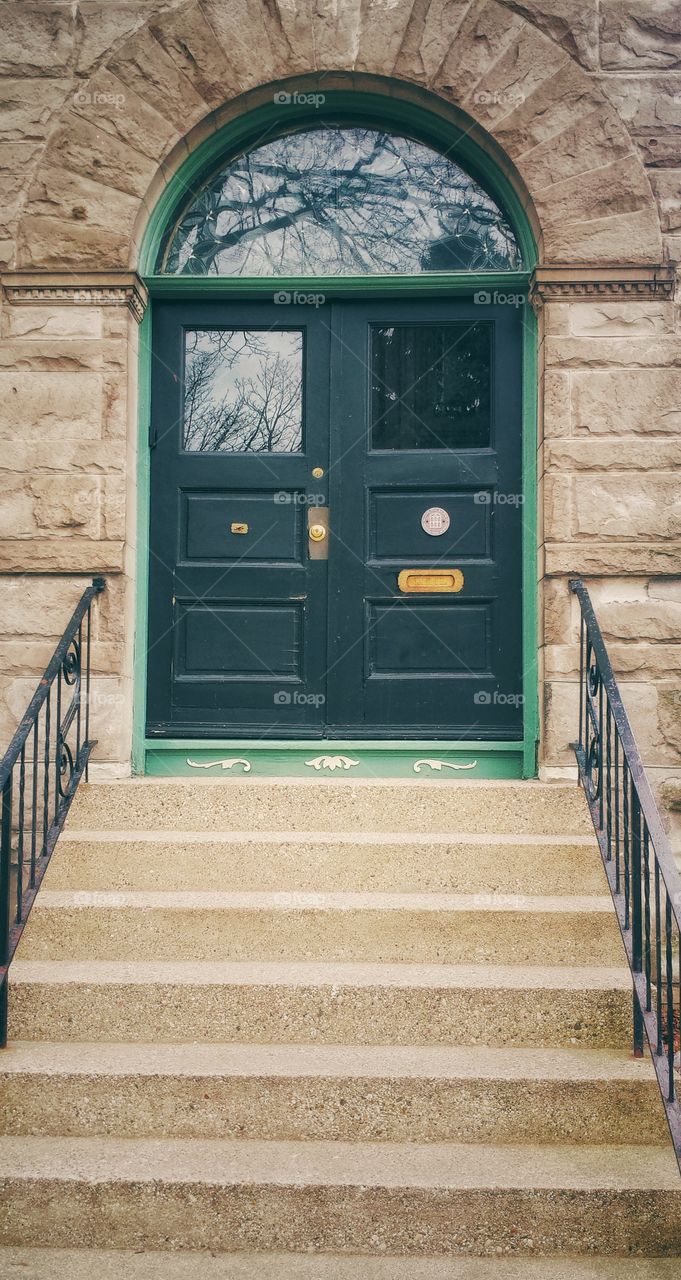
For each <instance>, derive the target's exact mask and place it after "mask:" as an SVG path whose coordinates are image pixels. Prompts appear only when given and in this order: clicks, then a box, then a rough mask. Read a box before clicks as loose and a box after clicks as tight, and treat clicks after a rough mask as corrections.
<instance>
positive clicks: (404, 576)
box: [397, 569, 463, 591]
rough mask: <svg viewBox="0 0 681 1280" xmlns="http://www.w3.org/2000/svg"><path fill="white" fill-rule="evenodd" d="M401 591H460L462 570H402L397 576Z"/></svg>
mask: <svg viewBox="0 0 681 1280" xmlns="http://www.w3.org/2000/svg"><path fill="white" fill-rule="evenodd" d="M397 585H398V587H399V589H400V591H460V590H461V588H462V586H463V574H462V572H461V570H460V569H401V570H400V572H399V573H398V575H397Z"/></svg>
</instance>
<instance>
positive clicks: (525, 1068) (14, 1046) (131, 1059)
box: [0, 1040, 655, 1083]
mask: <svg viewBox="0 0 681 1280" xmlns="http://www.w3.org/2000/svg"><path fill="white" fill-rule="evenodd" d="M12 1074H17V1075H18V1074H31V1075H37V1074H44V1075H50V1076H55V1075H78V1076H83V1075H97V1076H111V1077H116V1076H123V1075H138V1076H212V1077H228V1076H234V1077H263V1076H270V1077H272V1076H276V1077H334V1078H342V1077H349V1076H352V1077H361V1078H373V1079H377V1080H378V1079H390V1080H396V1079H399V1078H405V1077H408V1078H412V1079H421V1078H428V1079H439V1080H446V1079H451V1080H476V1081H478V1080H488V1081H495V1080H504V1081H506V1080H507V1081H515V1082H522V1081H524V1080H525V1081H530V1080H532V1081H537V1080H548V1081H566V1082H571V1083H576V1082H579V1081H618V1082H632V1081H639V1080H651V1081H654V1078H655V1077H654V1071H653V1068H652V1064H651V1063H650V1061H649V1059H648V1058H634V1057H632V1055H631V1054H629V1053H628V1052H626V1051H624V1050H617V1049H572V1048H570V1049H518V1048H511V1049H495V1048H487V1047H486V1048H484V1049H481V1048H480V1047H474V1046H471V1047H468V1046H463V1047H459V1046H455V1047H451V1046H448V1045H446V1046H439V1045H433V1046H430V1045H426V1046H420V1045H391V1046H384V1045H378V1046H374V1045H371V1046H364V1045H286V1044H233V1043H232V1044H219V1043H218V1044H197V1043H186V1044H177V1043H168V1044H163V1043H157V1044H152V1043H146V1042H142V1043H139V1042H138V1043H135V1042H132V1043H109V1042H103V1043H102V1042H99V1043H97V1042H96V1043H81V1042H75V1041H67V1042H54V1041H31V1040H26V1041H13V1042H10V1044H9V1045H8V1047H7V1049H6V1050H5V1051H4V1052H3V1054H2V1056H0V1078H1V1077H2V1076H3V1075H12Z"/></svg>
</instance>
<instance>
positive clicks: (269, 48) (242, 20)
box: [202, 0, 358, 89]
mask: <svg viewBox="0 0 681 1280" xmlns="http://www.w3.org/2000/svg"><path fill="white" fill-rule="evenodd" d="M355 2H356V0H350V4H344V5H338V6H334V8H333V11H332V13H336V12H338V13H340V15H341V19H342V16H343V15H344V14H346V13H347V12H348V10H352V12H353V14H354V16H355V18H356V17H357V15H356V11H355V10H354V4H355ZM202 8H203V10H204V12H205V15H206V17H207V19H208V21H209V23H210V25H211V27H212V29H213V31H214V32H215V34H216V37H217V39H218V41H219V43H220V44H221V46H222V48H223V50H224V52H225V54H226V56H227V58H228V59H229V61H230V63H231V64H232V65H233V67H234V69H235V71H236V73H237V75H238V77H239V81H240V82H241V83H242V84H243V87H244V88H245V89H247V88H250V87H251V86H252V85H254V84H267V82H268V80H276V79H277V78H278V77H280V76H285V75H290V68H289V64H288V43H287V41H286V39H285V37H284V34H283V31H282V29H281V28H280V27H279V26H278V24H277V22H276V19H275V11H274V9H273V7H272V6H271V5H268V6H265V5H263V4H260V3H259V0H230V3H229V5H226V4H224V0H203V3H202ZM328 9H329V3H328V0H322V2H321V3H319V4H315V6H314V9H313V12H312V23H311V25H312V26H313V28H314V32H313V40H314V45H315V48H317V47H318V46H319V44H321V43H324V35H323V30H322V28H323V23H324V18H325V15H326V13H327V12H328ZM357 25H358V24H357ZM324 65H326V64H325V63H323V62H318V63H317V66H324ZM331 65H332V66H335V65H336V63H335V61H333V62H332V63H331ZM339 65H340V66H342V67H347V68H348V69H349V68H350V67H351V66H352V61H345V60H344V61H343V62H341V63H340V64H339ZM309 69H310V70H314V64H310V68H309Z"/></svg>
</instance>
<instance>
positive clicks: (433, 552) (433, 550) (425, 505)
mask: <svg viewBox="0 0 681 1280" xmlns="http://www.w3.org/2000/svg"><path fill="white" fill-rule="evenodd" d="M486 499H487V493H486V492H484V491H476V492H475V493H471V492H468V493H461V492H456V491H453V490H451V489H450V490H447V489H435V490H432V489H420V490H418V491H416V492H411V491H409V490H404V491H401V492H397V493H395V492H392V491H380V490H379V491H376V490H374V491H373V492H372V493H370V495H369V503H370V505H369V530H370V537H369V548H370V550H369V558H370V559H371V560H394V561H396V562H398V563H399V564H400V566H403V565H405V564H407V563H408V562H409V561H411V560H416V561H420V560H425V561H427V562H428V563H429V564H430V563H437V562H439V561H446V562H448V563H449V562H450V561H451V562H452V563H457V562H458V561H459V560H461V559H471V558H475V559H480V558H486V557H487V556H489V554H490V512H489V505H488V503H487V501H486ZM431 528H432V529H433V530H434V531H431Z"/></svg>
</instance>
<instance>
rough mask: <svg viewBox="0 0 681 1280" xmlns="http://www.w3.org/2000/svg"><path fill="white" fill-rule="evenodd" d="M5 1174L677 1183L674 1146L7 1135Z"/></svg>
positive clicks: (543, 1185) (211, 1180)
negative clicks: (499, 1144)
mask: <svg viewBox="0 0 681 1280" xmlns="http://www.w3.org/2000/svg"><path fill="white" fill-rule="evenodd" d="M0 1177H3V1178H6V1179H11V1180H12V1181H17V1180H22V1179H23V1180H25V1179H29V1180H33V1179H59V1180H62V1181H67V1182H74V1181H85V1182H88V1183H90V1184H93V1183H100V1184H101V1183H107V1182H129V1181H134V1182H135V1183H148V1182H156V1183H157V1182H165V1181H167V1182H171V1183H173V1184H174V1185H177V1184H178V1183H192V1184H198V1183H202V1184H208V1185H215V1186H222V1187H228V1186H235V1185H244V1184H248V1185H250V1184H254V1185H255V1184H266V1185H268V1186H289V1187H290V1186H297V1187H303V1186H307V1187H309V1186H338V1187H363V1188H371V1187H384V1188H406V1187H409V1188H422V1189H432V1188H439V1189H448V1190H453V1191H456V1190H461V1191H466V1190H474V1189H486V1190H494V1189H496V1190H504V1189H513V1190H558V1189H561V1188H565V1189H569V1190H571V1191H580V1190H581V1191H591V1190H612V1191H629V1190H639V1191H640V1190H648V1191H654V1190H656V1191H669V1192H672V1191H673V1192H676V1193H677V1195H678V1196H679V1204H680V1207H681V1182H680V1181H679V1171H678V1166H677V1164H676V1160H675V1157H674V1155H673V1152H672V1150H671V1148H669V1149H667V1147H657V1146H655V1147H651V1146H633V1147H627V1146H597V1147H589V1146H568V1145H561V1146H534V1145H530V1144H528V1145H522V1146H519V1145H508V1146H491V1145H488V1144H486V1143H480V1144H462V1143H428V1144H420V1143H392V1142H339V1141H328V1142H320V1141H310V1140H308V1141H302V1142H291V1141H287V1142H284V1141H267V1140H262V1139H258V1140H243V1139H242V1140H236V1141H234V1140H228V1139H220V1140H215V1139H212V1140H211V1139H198V1138H193V1139H173V1138H110V1137H101V1136H98V1137H95V1138H43V1137H0Z"/></svg>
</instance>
